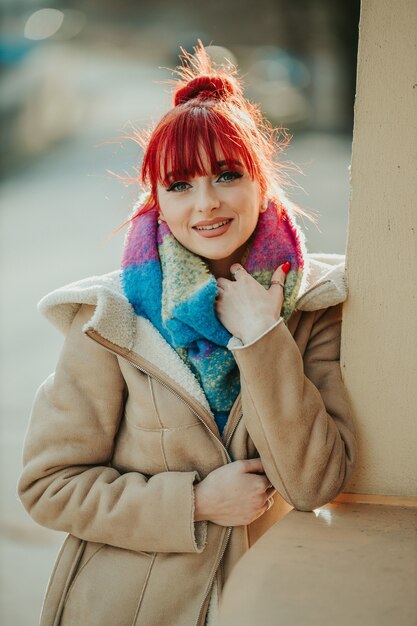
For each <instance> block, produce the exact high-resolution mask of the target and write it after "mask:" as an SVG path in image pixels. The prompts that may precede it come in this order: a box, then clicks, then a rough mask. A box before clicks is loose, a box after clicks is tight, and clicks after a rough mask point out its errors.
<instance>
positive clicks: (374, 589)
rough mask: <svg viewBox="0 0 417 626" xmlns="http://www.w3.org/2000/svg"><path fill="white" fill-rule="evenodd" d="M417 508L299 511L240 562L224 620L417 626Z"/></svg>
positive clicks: (232, 624)
mask: <svg viewBox="0 0 417 626" xmlns="http://www.w3.org/2000/svg"><path fill="white" fill-rule="evenodd" d="M416 546H417V510H416V509H415V508H409V507H400V506H398V507H397V506H392V505H390V506H385V505H378V504H358V503H356V504H353V503H338V502H337V503H336V502H335V503H332V504H328V505H326V506H324V507H321V508H319V509H316V510H315V511H313V512H311V513H304V512H301V511H291V512H290V513H289V514H288V515H287V516H286V517H285V518H284V519H283V520H281V521H280V522H278V523H277V524H275V525H274V526H273V527H272V528H271V529H270V530H269V531H268V532H267V533H265V535H263V537H262V538H261V539H259V541H258V542H257V543H256V544H255V545H254V546H253V547H252V548H251V550H249V552H247V554H246V555H245V556H244V557H243V558H242V559H241V560H240V561H239V563H238V564H237V566H236V568H235V569H234V571H233V573H232V575H231V577H230V578H229V580H228V583H227V584H226V587H225V590H224V594H223V598H222V603H221V607H220V621H219V625H220V626H254V625H256V624H261V625H262V626H326V624H329V625H332V626H392V624H397V625H398V626H415V624H416V623H417V622H416V620H417V594H416V581H417V576H416V575H417V554H416V552H417V550H416Z"/></svg>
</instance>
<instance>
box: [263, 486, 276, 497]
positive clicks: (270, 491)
mask: <svg viewBox="0 0 417 626" xmlns="http://www.w3.org/2000/svg"><path fill="white" fill-rule="evenodd" d="M276 492H277V490H276V489H275V487H270V488H269V489H267V490H266V491H265V495H266V497H267V498H272V496H274V495H275V494H276Z"/></svg>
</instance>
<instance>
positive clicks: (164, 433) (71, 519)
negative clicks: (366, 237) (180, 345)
mask: <svg viewBox="0 0 417 626" xmlns="http://www.w3.org/2000/svg"><path fill="white" fill-rule="evenodd" d="M328 261H330V262H331V263H333V265H332V264H328ZM345 297H346V292H345V286H344V281H343V262H342V258H340V257H329V258H327V259H325V262H319V261H318V260H317V259H313V258H311V260H310V269H309V273H308V280H307V284H306V285H305V287H304V292H303V293H302V294H301V295H300V298H299V299H298V302H297V307H296V311H295V312H294V313H293V315H292V317H291V319H290V321H289V324H288V328H287V326H286V325H285V324H283V323H281V324H279V325H278V326H276V327H274V328H273V329H272V330H270V331H269V332H267V333H266V334H264V335H263V336H262V337H261V338H258V339H257V340H256V341H255V342H253V343H252V344H249V345H247V346H244V347H241V346H240V347H239V346H235V347H233V346H234V345H235V344H236V343H237V342H234V341H233V340H231V343H230V346H229V347H230V348H231V349H232V350H233V352H234V355H235V358H236V361H237V364H238V366H239V370H240V375H241V394H240V395H239V397H238V398H237V400H236V401H235V403H234V406H233V408H232V410H231V412H230V416H229V420H228V424H227V426H226V429H225V432H224V434H223V437H222V436H221V435H220V433H219V431H218V429H217V426H216V424H215V422H214V420H213V415H212V413H211V411H210V407H209V405H208V403H207V400H206V398H205V396H204V393H203V390H202V388H201V386H200V385H199V383H198V382H197V380H196V378H195V377H194V376H193V375H192V373H191V371H190V370H189V369H188V368H187V367H186V365H185V364H184V363H183V361H182V360H181V359H180V357H179V356H178V355H177V353H176V352H175V351H174V350H173V349H172V348H171V347H170V346H169V345H168V344H167V343H166V342H165V341H164V339H163V338H162V337H161V335H160V334H159V333H158V332H157V331H156V330H155V328H154V327H153V326H152V324H151V323H150V322H149V321H147V320H146V319H144V318H141V317H137V316H136V315H135V313H134V311H133V309H132V307H131V306H130V304H129V303H128V301H127V300H126V299H125V297H124V296H123V295H122V293H121V291H120V285H119V273H118V272H114V273H112V274H108V275H105V276H101V277H93V278H89V279H86V280H84V281H81V282H78V283H73V284H71V285H69V286H67V287H64V288H62V289H59V290H57V291H55V292H53V293H52V294H49V295H48V296H46V298H44V299H43V300H42V301H41V303H40V309H41V311H42V312H44V313H45V314H46V315H47V317H48V318H49V319H50V320H51V321H52V322H53V323H54V324H55V325H56V326H58V327H59V328H60V329H61V330H62V331H63V332H64V333H65V334H66V338H65V343H64V347H63V350H62V354H61V357H60V360H59V363H58V366H57V369H56V372H55V374H54V375H51V376H50V377H49V378H48V379H47V380H46V381H45V383H44V384H43V385H42V386H41V387H40V389H39V391H38V393H37V396H36V400H35V403H34V407H33V412H32V416H31V421H30V426H29V430H28V433H27V437H26V442H25V450H24V471H23V474H22V476H21V479H20V482H19V494H20V497H21V499H22V502H23V504H24V506H25V507H26V509H27V510H28V511H29V513H30V515H31V516H32V517H33V518H34V519H35V520H36V521H37V522H39V523H40V524H43V525H45V526H47V527H49V528H53V529H56V530H61V531H65V532H67V533H69V535H68V537H67V539H66V541H65V543H64V546H63V548H62V550H61V552H60V555H59V557H58V560H57V563H56V566H55V569H54V572H53V574H52V577H51V581H50V584H49V587H48V592H47V596H46V600H45V603H44V607H43V614H42V620H41V624H42V625H43V626H52V625H58V624H61V626H68V625H71V626H87V625H88V626H116V625H117V626H133V625H143V626H202V624H204V621H205V616H206V613H207V606H208V603H209V599H210V597H212V598H213V593H211V591H212V590H213V588H215V589H221V587H222V585H223V582H224V580H225V579H226V578H227V576H228V574H229V572H230V569H231V568H232V567H233V565H234V563H235V562H236V561H237V559H239V558H240V556H241V555H242V554H243V553H244V552H245V550H247V549H248V547H249V546H250V544H251V543H253V541H255V540H256V538H257V537H258V536H259V535H260V534H262V533H263V532H264V531H265V530H266V529H267V528H268V527H270V525H271V524H273V523H274V522H275V521H276V520H277V519H279V518H280V517H281V516H282V515H283V514H284V513H285V512H286V511H288V510H289V509H290V508H291V507H296V508H298V509H302V510H310V509H313V508H315V507H317V506H319V505H321V504H324V503H326V502H328V501H329V500H331V499H332V498H333V497H334V496H336V495H337V493H339V492H340V490H341V489H342V488H343V486H344V485H345V484H346V481H347V480H348V478H349V476H350V473H351V469H352V465H353V462H354V457H355V438H354V434H353V427H352V421H351V415H350V407H349V402H348V399H347V396H346V392H345V388H344V385H343V383H342V380H341V373H340V366H339V346H340V322H341V313H342V304H341V303H342V302H343V300H344V299H345ZM103 348H104V349H103ZM257 455H260V457H261V459H262V462H263V465H264V467H265V470H266V474H267V476H268V478H269V480H270V482H271V483H272V484H273V485H274V486H275V487H276V489H277V490H278V492H279V494H281V495H280V496H279V495H278V494H277V495H276V496H275V504H274V506H273V507H272V508H271V509H270V510H269V511H268V512H267V513H265V514H264V515H263V516H262V517H261V518H259V519H258V520H257V521H256V522H254V523H253V524H251V525H250V526H248V527H245V526H240V527H235V528H225V527H222V526H218V525H216V524H213V523H207V522H194V519H193V508H194V500H193V497H194V490H193V485H194V483H195V482H196V481H198V480H202V479H203V478H204V477H205V476H206V475H207V474H208V473H209V472H211V471H212V470H214V469H215V468H217V467H219V466H221V465H224V464H226V463H229V462H230V461H231V460H240V459H247V458H252V457H255V456H257ZM287 503H288V504H287ZM211 614H212V613H211Z"/></svg>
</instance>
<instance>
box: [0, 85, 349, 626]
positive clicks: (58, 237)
mask: <svg viewBox="0 0 417 626" xmlns="http://www.w3.org/2000/svg"><path fill="white" fill-rule="evenodd" d="M144 76H145V73H144ZM146 77H147V74H146ZM158 89H159V87H158ZM156 93H157V89H156V88H155V86H152V88H151V90H150V91H149V93H148V94H147V97H146V98H142V103H143V106H142V109H140V107H139V108H138V110H137V113H138V115H140V116H141V117H142V118H144V117H145V116H146V115H148V114H151V113H152V114H153V113H155V110H156V106H155V99H153V97H154V94H156ZM132 97H133V96H132ZM155 97H156V96H155ZM109 98H110V96H109ZM111 106H114V107H116V99H115V98H114V99H113V100H112V99H111V98H110V99H109V102H108V107H109V108H111ZM130 113H131V111H129V112H127V111H126V110H125V111H122V112H120V110H119V116H120V117H119V118H117V119H116V118H115V117H114V116H113V117H111V118H107V117H106V116H105V115H104V113H103V114H102V117H101V118H100V119H101V122H100V124H96V125H94V124H93V125H90V127H86V126H84V127H83V128H81V129H80V130H79V132H78V133H77V134H76V135H75V136H73V137H72V138H71V139H68V140H66V141H62V142H61V143H60V144H59V145H57V146H55V147H54V148H53V149H52V150H51V151H49V152H48V153H46V154H44V155H43V156H39V157H36V158H34V159H33V160H32V161H31V162H30V163H27V164H25V165H24V166H22V167H21V168H18V169H16V170H15V171H14V172H12V173H9V175H8V176H7V177H6V178H5V179H4V180H3V182H2V184H1V187H0V202H1V209H0V226H1V234H0V250H1V280H2V295H3V299H2V307H1V312H0V315H1V330H2V332H1V340H0V341H1V344H0V345H1V354H2V360H1V380H0V385H1V387H0V389H1V394H0V398H1V424H0V427H1V438H0V446H1V454H0V459H1V461H0V462H1V474H0V475H1V505H2V506H1V516H0V566H1V579H0V594H1V595H0V607H1V609H0V610H1V613H0V618H1V624H2V626H35V625H36V624H37V623H38V615H39V611H40V607H41V603H42V597H43V593H44V589H45V587H46V584H47V580H48V576H49V574H50V571H51V569H52V566H53V562H54V560H55V557H56V553H57V551H58V549H59V545H60V544H61V542H62V540H63V535H62V534H61V533H56V532H53V531H49V530H46V529H44V528H41V527H40V526H38V525H37V524H35V522H33V521H32V520H31V518H30V517H29V516H28V515H27V513H26V512H25V511H24V509H23V507H22V505H21V504H20V502H19V500H18V498H17V496H16V482H17V479H18V476H19V473H20V470H21V450H22V444H23V438H24V434H25V430H26V426H27V421H28V417H29V414H30V408H31V404H32V401H33V397H34V394H35V391H36V388H37V387H38V386H39V384H40V383H41V382H42V380H44V379H45V378H46V377H47V376H48V375H49V373H50V372H51V371H53V368H54V365H55V363H56V360H57V357H58V354H59V351H60V347H61V345H62V337H61V336H60V335H59V333H58V332H57V331H56V330H55V329H54V328H52V327H51V326H50V325H49V324H48V323H47V322H45V320H43V319H42V318H41V317H40V315H39V314H38V313H37V311H36V303H37V301H38V300H39V299H40V298H41V297H42V296H43V295H44V294H45V293H47V292H48V291H50V290H51V289H54V288H56V287H58V286H60V285H63V284H65V283H67V282H70V281H73V280H76V279H78V278H82V277H85V276H88V275H91V274H100V273H103V272H107V271H110V270H113V269H115V268H117V267H118V265H119V261H120V255H121V248H122V242H123V233H119V234H117V235H115V236H114V237H113V238H112V239H110V241H107V238H108V236H109V235H110V234H111V233H112V231H113V230H114V229H115V228H117V227H118V226H119V225H120V224H121V223H122V222H123V221H124V219H125V218H126V215H127V214H128V213H129V212H130V209H131V206H132V203H133V202H134V200H135V194H136V190H135V188H134V187H130V188H125V187H124V186H123V185H121V183H120V182H119V181H118V180H117V179H116V178H115V177H114V176H112V175H111V174H108V173H107V172H106V170H113V171H116V172H123V170H124V169H129V170H130V169H131V165H132V162H137V160H138V155H139V151H138V148H137V146H135V145H133V144H132V145H130V146H125V147H122V146H121V145H120V144H117V143H115V144H113V143H103V142H105V141H106V140H107V139H108V138H110V137H112V136H114V135H115V134H117V129H118V128H120V125H119V126H118V125H117V124H118V122H119V120H120V119H122V116H123V115H125V116H126V117H125V118H124V119H127V118H128V116H129V115H130ZM99 144H101V145H100V146H99ZM350 151H351V137H349V136H347V135H336V136H333V135H326V134H314V133H309V134H305V133H300V134H299V135H298V136H296V137H295V139H294V142H293V146H292V148H290V150H289V151H288V155H287V157H288V158H289V159H291V160H293V161H294V162H295V163H297V164H298V165H299V166H301V168H302V169H303V171H304V176H300V175H297V176H295V178H296V181H298V184H299V185H301V186H302V187H303V188H304V190H305V191H302V190H301V189H300V188H298V189H297V188H294V189H293V191H292V192H291V194H290V195H291V197H292V199H293V200H294V201H295V202H298V203H299V204H300V205H302V206H304V207H306V208H307V209H309V210H312V211H317V212H320V218H319V227H320V231H321V232H320V231H319V230H317V228H316V227H315V226H314V225H311V224H309V223H308V222H306V221H305V222H304V225H305V228H306V233H307V245H308V247H309V249H310V250H311V251H315V252H319V251H321V252H332V251H333V252H339V253H343V252H344V249H345V242H346V230H347V211H348V201H349V179H348V165H349V161H350Z"/></svg>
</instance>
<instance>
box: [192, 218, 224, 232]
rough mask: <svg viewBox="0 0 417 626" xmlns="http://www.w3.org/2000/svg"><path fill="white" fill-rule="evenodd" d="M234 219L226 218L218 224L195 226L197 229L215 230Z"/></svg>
mask: <svg viewBox="0 0 417 626" xmlns="http://www.w3.org/2000/svg"><path fill="white" fill-rule="evenodd" d="M231 221H232V220H224V221H223V222H217V224H209V225H208V226H194V228H195V229H196V230H215V229H217V228H221V227H222V226H225V225H226V224H229V223H230V222H231Z"/></svg>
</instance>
